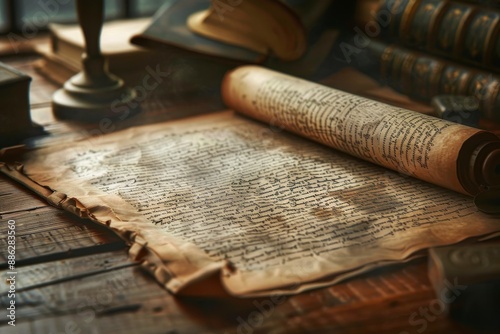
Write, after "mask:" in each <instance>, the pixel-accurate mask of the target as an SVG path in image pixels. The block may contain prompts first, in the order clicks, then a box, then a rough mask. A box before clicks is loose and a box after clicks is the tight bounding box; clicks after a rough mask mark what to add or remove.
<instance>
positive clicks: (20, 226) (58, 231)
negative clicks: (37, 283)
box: [0, 207, 125, 268]
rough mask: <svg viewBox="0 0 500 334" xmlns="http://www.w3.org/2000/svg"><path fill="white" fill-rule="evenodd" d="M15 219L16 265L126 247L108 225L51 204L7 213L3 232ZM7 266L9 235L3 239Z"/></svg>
mask: <svg viewBox="0 0 500 334" xmlns="http://www.w3.org/2000/svg"><path fill="white" fill-rule="evenodd" d="M9 220H14V221H15V231H16V245H15V246H16V266H18V267H19V266H22V265H27V264H31V263H40V262H43V261H50V260H54V259H62V258H69V257H74V256H80V255H84V254H93V253H98V252H103V251H109V250H114V249H123V248H124V247H125V243H124V242H123V240H121V239H120V238H119V237H118V236H117V235H116V234H114V233H113V232H112V231H110V230H109V229H107V228H106V227H103V226H100V225H98V224H95V223H93V222H91V221H84V220H81V219H78V218H77V217H75V216H73V215H71V214H69V213H66V212H64V211H61V210H59V209H56V208H52V207H43V208H40V209H37V210H31V211H22V212H17V213H13V214H4V215H3V216H2V222H1V224H0V234H1V235H7V228H8V227H7V226H8V224H7V222H8V221H9ZM6 267H7V238H2V239H0V268H6Z"/></svg>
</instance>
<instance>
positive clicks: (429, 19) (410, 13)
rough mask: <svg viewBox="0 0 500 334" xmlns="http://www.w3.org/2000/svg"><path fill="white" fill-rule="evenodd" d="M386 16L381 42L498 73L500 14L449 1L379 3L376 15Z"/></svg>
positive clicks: (419, 0) (388, 0)
mask: <svg viewBox="0 0 500 334" xmlns="http://www.w3.org/2000/svg"><path fill="white" fill-rule="evenodd" d="M387 14H389V15H390V23H389V24H388V25H387V27H382V28H383V30H384V32H383V34H382V38H383V39H384V40H387V41H392V42H397V43H401V44H403V45H405V46H407V47H411V48H414V49H416V50H420V51H423V52H428V53H431V54H435V55H439V56H442V57H445V58H448V59H450V60H454V61H457V62H461V63H467V64H470V65H473V66H477V67H482V68H484V69H488V70H493V71H496V72H500V61H499V60H500V41H499V40H500V10H498V9H496V8H494V7H488V6H485V5H483V4H474V3H468V2H459V1H449V0H414V1H409V0H408V1H407V0H402V1H393V0H382V2H381V5H380V7H379V15H387Z"/></svg>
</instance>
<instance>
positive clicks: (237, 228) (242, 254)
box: [1, 67, 500, 296]
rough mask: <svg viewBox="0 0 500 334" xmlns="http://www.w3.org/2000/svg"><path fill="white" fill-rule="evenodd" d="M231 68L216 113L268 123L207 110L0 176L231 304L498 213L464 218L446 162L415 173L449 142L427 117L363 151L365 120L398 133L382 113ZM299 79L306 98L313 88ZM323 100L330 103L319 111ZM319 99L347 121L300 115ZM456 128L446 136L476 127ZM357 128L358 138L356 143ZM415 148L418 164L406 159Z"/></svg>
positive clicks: (328, 277)
mask: <svg viewBox="0 0 500 334" xmlns="http://www.w3.org/2000/svg"><path fill="white" fill-rule="evenodd" d="M242 70H243V72H238V71H237V72H233V73H232V74H230V75H229V76H228V77H227V78H226V82H225V87H224V89H225V98H226V100H227V101H228V104H229V105H230V106H232V107H234V108H237V109H240V108H241V109H240V110H242V111H243V112H245V113H246V114H249V115H253V116H255V117H257V118H259V119H262V120H270V121H271V125H266V124H262V123H258V122H256V121H253V120H250V119H247V118H244V117H241V116H237V115H235V114H234V113H233V112H230V111H228V112H222V113H219V114H214V115H209V116H202V117H197V118H190V119H185V120H181V121H176V122H169V123H164V124H157V125H149V126H143V127H137V128H132V129H128V130H124V131H121V132H117V133H114V134H110V135H106V136H102V137H99V138H91V139H87V140H81V141H79V142H75V143H68V144H65V145H59V146H55V147H49V148H45V149H40V150H37V151H32V152H30V153H29V154H27V155H26V156H25V158H24V160H23V161H22V163H23V166H22V167H21V166H17V167H16V166H12V165H7V164H1V170H2V171H3V172H4V173H6V174H7V175H9V176H11V177H13V178H15V179H17V180H19V181H20V182H23V183H25V184H26V185H27V186H29V187H31V188H32V189H35V190H36V191H37V192H38V193H39V194H40V195H42V196H44V197H46V198H47V199H48V200H49V201H50V202H51V203H53V204H54V205H56V206H59V207H62V208H64V209H66V210H69V211H72V212H74V213H76V214H78V215H80V216H84V217H89V218H90V219H92V220H94V221H97V222H99V223H102V224H105V225H107V226H109V227H110V228H112V229H113V230H115V231H116V232H117V233H118V234H119V235H121V236H122V237H123V238H124V239H125V240H127V241H128V242H129V243H130V245H131V248H130V254H131V256H132V258H134V259H137V260H141V261H143V266H144V268H146V269H147V270H148V271H150V272H151V273H152V274H153V275H154V276H155V277H156V279H157V280H158V281H159V282H161V283H162V284H163V285H164V286H165V287H166V288H167V289H169V290H170V291H172V292H174V293H183V292H186V291H189V289H190V287H192V286H196V285H197V284H196V283H200V284H198V285H199V286H201V287H203V280H204V279H205V278H207V277H213V275H218V276H220V282H221V284H222V286H223V287H224V288H225V289H226V290H227V291H228V292H229V293H231V294H234V295H238V296H252V295H253V296H255V295H266V294H274V293H296V292H299V291H303V290H304V289H309V288H313V287H318V286H324V285H327V284H332V283H334V282H337V281H339V280H341V279H344V278H346V277H349V276H352V275H354V274H357V273H360V272H363V271H366V270H369V269H371V268H374V267H377V266H380V265H384V264H388V263H393V262H395V261H405V260H407V259H409V258H411V257H412V256H414V255H415V254H418V253H419V251H421V250H423V249H425V248H427V247H430V246H436V245H445V244H452V243H456V242H459V241H461V240H464V239H467V238H473V237H479V236H491V235H493V234H495V233H498V232H499V231H500V223H499V220H498V217H494V216H488V215H486V214H483V213H480V212H478V210H477V209H476V208H475V206H474V205H473V203H472V200H471V197H469V196H466V195H464V194H461V193H460V192H465V191H463V188H461V186H460V183H458V182H457V176H456V174H453V168H451V167H449V168H448V170H447V173H448V174H449V175H450V180H448V178H447V176H446V175H445V174H442V173H440V172H436V171H427V170H428V169H432V168H435V163H436V161H437V162H438V165H437V166H438V168H441V167H442V166H443V165H444V162H443V163H442V164H439V163H441V160H439V159H437V158H436V157H435V155H434V152H433V150H434V148H435V147H437V146H439V145H440V144H441V141H440V138H441V137H440V136H444V135H446V136H448V137H446V138H447V139H449V137H453V138H454V140H455V141H454V143H455V144H456V143H457V142H458V141H459V139H457V138H455V137H454V136H453V135H451V134H450V131H451V129H450V128H452V127H454V126H455V125H453V124H448V123H446V125H442V124H435V125H429V123H432V120H433V119H427V118H425V119H424V120H420V119H418V116H421V115H418V114H415V115H413V114H411V117H414V118H411V117H410V114H408V115H406V114H405V115H404V116H405V118H404V119H405V120H401V121H400V122H401V123H404V122H410V121H411V122H413V123H412V124H421V126H422V127H423V128H424V129H425V131H427V132H429V133H430V134H429V135H427V134H420V133H418V131H417V130H415V131H416V132H417V133H414V134H411V133H410V134H406V132H403V134H402V135H403V136H405V135H406V136H410V137H411V138H417V137H419V136H420V137H419V138H421V139H420V140H419V141H417V144H418V145H420V147H422V148H421V149H417V150H415V149H414V147H413V148H411V147H408V145H409V144H408V142H410V143H413V142H412V141H411V140H409V139H407V140H406V141H404V140H403V139H401V138H396V137H394V135H392V136H391V135H390V134H386V135H384V136H385V137H384V138H387V139H386V140H388V141H385V142H384V141H382V143H383V144H385V146H383V147H382V148H380V150H381V151H378V150H379V148H376V147H374V146H373V143H374V142H375V141H376V140H378V139H377V138H378V137H377V136H374V135H376V134H378V133H379V132H380V131H379V130H374V129H373V127H376V126H379V125H380V126H381V127H382V129H385V130H386V131H387V132H389V131H391V129H392V131H395V132H397V133H398V134H400V129H399V128H397V127H396V125H392V123H390V124H388V125H387V126H385V125H384V122H386V120H385V119H386V114H384V113H383V112H382V111H383V109H384V108H392V107H388V106H385V105H382V104H376V103H374V102H371V101H368V100H364V99H360V98H355V97H352V96H347V94H345V93H342V92H335V93H330V94H333V95H330V100H328V99H327V100H324V99H323V98H321V96H322V95H318V96H317V98H315V99H314V98H313V99H310V98H308V99H306V98H305V96H307V95H302V94H306V93H307V94H310V93H314V92H313V91H311V90H309V91H307V89H306V90H302V89H297V88H302V86H301V85H308V84H307V83H305V82H303V81H298V82H297V83H296V84H294V85H292V84H291V82H290V81H288V80H295V79H290V78H287V77H281V75H277V74H273V73H272V72H269V71H265V72H264V73H260V72H259V71H260V69H258V68H254V67H245V68H242ZM253 70H255V71H256V72H255V73H254V71H253ZM254 74H255V76H256V77H257V78H255V77H253V75H254ZM245 80H255V83H257V85H258V87H259V88H258V89H255V87H254V86H253V83H248V82H245ZM277 80H284V81H282V82H281V83H279V82H277ZM314 86H315V87H316V88H317V94H327V91H326V90H325V89H324V88H322V87H320V86H318V85H314ZM237 87H240V89H241V90H240V89H238V88H237ZM294 87H295V88H294ZM304 87H305V88H308V87H307V86H304ZM334 95H338V97H337V98H338V101H339V102H338V103H339V104H336V102H335V103H334V102H332V99H334V97H333V96H334ZM279 96H282V98H280V97H279ZM295 99H296V100H297V101H301V103H306V104H305V105H301V104H294V103H295V102H294V101H295ZM370 103H371V104H370ZM368 104H370V106H372V107H370V108H368ZM317 105H319V107H318V106H317ZM332 105H333V107H331V106H332ZM360 105H361V106H362V107H364V108H365V110H364V111H366V112H368V113H369V114H370V115H371V118H368V120H369V122H368V123H370V122H371V123H373V124H372V125H366V129H365V128H363V125H358V126H359V127H360V128H358V129H357V130H356V125H355V124H354V123H352V122H351V123H349V122H350V121H349V120H352V119H354V120H356V119H362V118H363V115H362V113H361V112H363V110H362V109H360V110H361V111H358V112H356V108H359V106H360ZM321 106H328V107H329V108H330V113H335V112H338V113H341V112H345V110H350V115H351V116H349V117H345V118H344V120H342V121H341V117H340V116H339V117H337V120H336V121H334V118H333V117H332V116H331V114H330V115H329V114H328V113H327V111H324V112H323V116H321V115H317V114H316V113H317V110H321ZM377 108H378V109H377ZM307 109H309V110H311V112H312V115H311V116H308V114H307V112H306V110H307ZM356 115H357V116H356ZM273 117H274V118H273ZM380 118H382V120H380ZM407 118H410V120H407ZM328 122H332V124H330V123H328ZM394 122H396V121H395V120H394ZM317 124H320V126H318V125H317ZM341 124H343V125H344V126H348V127H349V128H350V130H345V129H344V128H342V127H341V126H340V125H341ZM359 124H364V120H361V121H360V123H359ZM330 126H333V128H331V129H330V128H329V127H330ZM370 126H371V127H370ZM427 126H428V127H429V128H427ZM282 127H283V128H288V129H290V130H291V131H293V132H296V133H299V134H301V135H307V136H308V137H311V138H312V139H313V140H315V141H319V142H324V143H327V144H329V143H330V142H332V143H334V144H335V145H337V144H338V145H345V147H346V149H344V151H349V150H351V149H354V150H355V152H354V155H357V156H359V157H364V158H365V159H367V160H370V161H374V162H377V163H380V164H382V165H389V166H388V167H393V165H391V164H396V161H402V162H401V163H399V164H401V166H403V167H402V168H403V169H399V170H401V171H402V172H398V171H393V170H390V169H388V168H384V167H380V166H377V165H375V164H373V163H371V162H366V161H363V160H361V159H359V158H357V157H352V156H350V155H347V154H345V153H342V152H339V151H337V150H332V149H331V148H329V147H327V146H324V145H321V144H318V143H316V142H313V141H310V140H308V139H304V138H302V137H299V136H296V135H294V134H290V133H288V132H286V131H284V130H283V129H282ZM412 127H415V126H413V125H412ZM437 128H439V129H441V130H436V131H435V132H432V131H433V130H435V129H437ZM459 130H460V131H458V132H459V135H460V136H466V135H469V136H472V137H475V136H476V133H477V130H473V129H469V128H462V127H461V128H460V129H459ZM359 131H364V132H362V133H363V134H365V135H362V136H361V137H358V134H359ZM391 138H393V139H391ZM405 138H406V137H405ZM487 139H488V141H489V140H490V139H491V140H493V138H490V137H487ZM391 140H393V141H395V142H394V143H393V142H391ZM412 140H415V141H416V139H412ZM467 140H468V139H467V138H465V141H467ZM433 141H434V142H433ZM397 144H404V145H403V147H397ZM456 145H459V144H456ZM332 146H333V145H332ZM447 147H448V151H449V152H451V153H452V152H456V153H459V151H460V149H457V148H455V147H453V146H451V144H450V146H447ZM384 150H385V151H384ZM407 150H412V151H411V152H410V153H406V151H407ZM380 152H382V153H380ZM418 152H420V153H421V154H422V157H421V158H420V159H416V160H414V158H413V157H414V156H416V155H417V153H418ZM451 153H450V154H451ZM377 159H378V160H377ZM384 159H385V160H384ZM398 166H399V165H398ZM410 168H411V172H412V173H407V171H408V170H409V169H410ZM395 169H398V168H395ZM408 174H415V175H417V176H421V175H423V176H424V177H422V178H423V179H426V180H428V181H432V182H435V181H434V180H429V179H428V178H430V177H431V176H432V177H434V176H435V175H437V176H436V178H437V180H438V181H436V182H435V183H438V184H440V183H446V182H449V184H446V185H447V186H448V185H449V187H450V188H452V189H454V190H457V191H458V192H457V191H451V190H448V189H445V188H443V187H439V186H437V185H434V184H431V183H428V182H424V181H421V180H417V179H415V178H413V177H410V176H409V175H408ZM197 291H198V292H199V291H200V290H197ZM201 291H202V292H201V293H203V288H201ZM207 293H209V291H207Z"/></svg>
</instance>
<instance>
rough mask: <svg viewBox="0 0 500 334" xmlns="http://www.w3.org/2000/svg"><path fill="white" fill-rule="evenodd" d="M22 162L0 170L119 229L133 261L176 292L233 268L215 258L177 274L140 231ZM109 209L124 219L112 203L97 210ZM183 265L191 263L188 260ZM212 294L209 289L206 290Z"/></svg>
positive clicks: (51, 201)
mask: <svg viewBox="0 0 500 334" xmlns="http://www.w3.org/2000/svg"><path fill="white" fill-rule="evenodd" d="M23 167H24V166H23V164H21V163H13V164H7V163H4V162H0V172H1V173H2V174H4V175H6V176H7V177H9V178H10V179H12V180H14V181H16V182H17V183H20V184H22V185H23V186H24V187H26V188H28V189H30V190H31V191H33V192H34V193H35V194H37V195H38V196H40V197H42V198H44V199H45V200H46V201H47V202H48V203H49V204H50V205H52V206H54V207H56V208H58V209H62V210H65V211H68V212H70V213H72V214H73V215H76V216H77V217H79V218H83V219H89V220H91V221H93V222H95V223H98V224H100V225H104V226H106V227H108V228H109V229H111V230H112V231H113V232H114V233H116V234H117V235H118V236H119V237H120V238H121V239H123V240H124V241H125V242H126V244H127V245H128V246H129V248H128V254H129V258H130V259H131V260H133V261H137V262H140V264H141V267H142V268H143V269H145V270H146V271H147V272H148V273H150V274H151V275H153V277H154V278H155V279H156V280H157V281H158V282H160V283H161V284H162V285H164V286H165V288H166V289H167V290H168V291H170V292H172V293H174V294H183V291H184V290H187V288H188V287H189V286H190V285H192V284H195V283H197V282H200V281H203V280H204V279H205V278H208V277H211V276H213V275H214V274H219V275H220V274H221V273H223V272H227V271H231V270H232V268H231V265H230V264H229V263H228V262H226V261H219V262H212V263H208V264H207V265H204V266H203V267H197V266H191V268H189V270H184V272H185V271H188V274H186V273H184V274H183V275H178V274H177V273H176V272H175V270H172V269H171V268H170V267H171V266H170V265H173V263H165V262H164V261H163V260H162V259H161V258H160V256H159V255H158V254H157V253H156V252H155V250H153V249H152V248H151V247H150V246H149V244H148V242H147V240H145V239H144V237H143V236H142V235H141V234H140V233H138V232H137V231H133V230H129V229H122V228H117V227H115V226H114V224H113V223H112V219H109V220H106V221H103V220H101V219H99V218H97V216H96V215H95V214H94V213H93V212H92V209H89V208H87V207H85V206H84V205H83V204H82V203H81V202H80V201H79V200H78V199H77V198H73V197H68V196H67V195H66V194H64V193H61V192H58V191H56V190H53V189H51V188H50V187H48V186H43V185H41V184H39V183H37V182H36V181H34V180H32V179H31V178H29V177H28V176H27V175H25V174H24V172H23ZM103 209H105V210H108V215H110V216H112V217H113V218H114V219H116V221H122V220H121V219H120V218H119V217H118V216H117V215H116V214H115V213H114V211H113V209H111V208H109V207H105V208H103V207H101V208H98V210H103ZM185 262H186V263H183V266H184V267H185V266H187V265H189V264H191V263H190V262H189V261H185ZM207 293H208V294H210V291H207Z"/></svg>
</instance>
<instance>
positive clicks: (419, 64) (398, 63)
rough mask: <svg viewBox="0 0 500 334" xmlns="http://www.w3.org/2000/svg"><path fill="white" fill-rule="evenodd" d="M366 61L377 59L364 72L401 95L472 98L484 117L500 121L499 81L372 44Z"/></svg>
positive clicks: (413, 53)
mask: <svg viewBox="0 0 500 334" xmlns="http://www.w3.org/2000/svg"><path fill="white" fill-rule="evenodd" d="M366 54H367V57H369V58H372V59H375V61H374V62H373V63H371V64H370V66H369V67H363V66H362V65H358V68H360V69H361V70H362V71H363V72H365V73H367V74H368V75H371V76H372V77H375V78H376V79H377V80H379V81H380V82H382V83H384V84H386V85H388V86H390V87H391V88H393V89H395V90H396V91H398V92H401V93H403V94H405V95H408V96H410V97H412V98H414V99H417V100H420V101H427V102H429V101H430V100H431V99H432V98H433V97H434V96H436V95H439V94H455V95H472V96H475V97H476V98H477V99H478V100H479V103H480V111H481V116H482V117H483V118H485V119H490V120H496V121H499V120H500V113H499V110H500V109H499V107H500V77H498V76H496V75H493V74H492V73H490V72H487V71H482V70H479V69H477V68H473V67H468V66H465V65H461V64H459V63H456V62H452V61H449V60H446V59H442V58H440V57H436V56H431V55H428V54H425V53H422V52H419V51H414V50H411V49H408V48H404V47H400V46H398V45H394V44H387V43H383V42H380V41H371V43H370V45H369V46H368V47H367V50H366Z"/></svg>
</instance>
